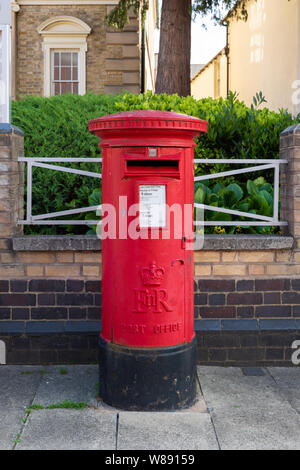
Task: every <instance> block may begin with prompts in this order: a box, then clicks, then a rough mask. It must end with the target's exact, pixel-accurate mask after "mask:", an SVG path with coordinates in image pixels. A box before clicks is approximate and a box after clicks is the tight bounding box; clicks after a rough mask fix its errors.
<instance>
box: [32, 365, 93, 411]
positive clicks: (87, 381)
mask: <svg viewBox="0 0 300 470" xmlns="http://www.w3.org/2000/svg"><path fill="white" fill-rule="evenodd" d="M42 371H43V374H42V379H41V382H40V385H39V387H38V389H37V392H36V395H35V398H34V402H33V404H39V405H42V406H48V405H52V404H56V403H60V402H63V401H66V400H69V401H71V402H77V403H78V402H84V403H87V404H92V405H95V404H96V396H97V394H98V383H99V374H98V366H97V365H77V366H73V365H61V366H46V367H43V368H42Z"/></svg>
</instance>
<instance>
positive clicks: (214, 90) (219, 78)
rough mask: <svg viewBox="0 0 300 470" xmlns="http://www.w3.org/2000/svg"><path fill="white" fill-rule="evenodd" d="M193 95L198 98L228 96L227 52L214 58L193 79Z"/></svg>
mask: <svg viewBox="0 0 300 470" xmlns="http://www.w3.org/2000/svg"><path fill="white" fill-rule="evenodd" d="M218 82H219V83H218ZM191 95H192V96H193V97H194V98H196V99H197V100H200V99H201V98H220V97H223V98H226V95H227V58H226V56H225V53H222V54H220V55H218V56H217V57H216V58H214V59H212V61H211V62H209V63H208V64H207V65H206V66H205V68H204V69H203V70H202V71H201V72H200V73H199V74H198V75H197V76H196V77H195V78H194V79H193V80H192V82H191Z"/></svg>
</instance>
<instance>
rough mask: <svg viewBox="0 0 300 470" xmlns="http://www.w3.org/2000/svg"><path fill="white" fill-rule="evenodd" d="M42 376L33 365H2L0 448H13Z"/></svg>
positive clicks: (0, 368)
mask: <svg viewBox="0 0 300 470" xmlns="http://www.w3.org/2000/svg"><path fill="white" fill-rule="evenodd" d="M40 380H41V376H40V374H39V373H38V371H37V369H36V368H35V367H31V366H5V365H3V366H0V423H1V426H0V450H5V449H12V447H13V445H14V441H15V439H16V436H17V434H18V433H19V431H20V429H21V427H22V419H23V417H24V416H25V412H26V408H27V406H28V405H30V403H31V402H32V400H33V397H34V395H35V393H36V390H37V388H38V385H39V383H40Z"/></svg>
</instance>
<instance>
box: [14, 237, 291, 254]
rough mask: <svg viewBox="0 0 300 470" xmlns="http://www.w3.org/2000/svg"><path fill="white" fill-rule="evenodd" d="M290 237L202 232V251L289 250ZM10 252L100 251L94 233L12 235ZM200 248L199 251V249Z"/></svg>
mask: <svg viewBox="0 0 300 470" xmlns="http://www.w3.org/2000/svg"><path fill="white" fill-rule="evenodd" d="M293 244H294V238H293V237H291V236H276V235H273V236H269V235H206V236H205V238H204V245H203V247H202V249H203V250H206V251H220V250H228V251H231V250H243V251H256V250H289V249H292V247H293ZM12 247H13V250H14V251H101V240H100V239H99V238H97V237H96V236H88V235H84V236H82V235H64V236H55V235H52V236H20V237H13V239H12ZM199 251H200V250H199Z"/></svg>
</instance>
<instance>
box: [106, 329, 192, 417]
mask: <svg viewBox="0 0 300 470" xmlns="http://www.w3.org/2000/svg"><path fill="white" fill-rule="evenodd" d="M99 348H100V352H99V372H100V373H99V375H100V381H99V395H100V398H101V399H102V400H103V401H104V402H105V403H107V404H108V405H111V406H114V407H116V408H121V409H124V410H135V411H159V410H160V411H163V410H165V411H169V410H178V409H183V408H188V407H189V406H192V405H193V404H194V403H195V401H196V388H197V375H196V374H197V370H196V365H197V360H196V350H197V348H196V338H194V339H193V341H192V342H191V343H189V344H184V345H179V346H171V347H166V348H151V349H150V348H126V347H123V346H119V345H116V344H113V343H109V342H107V341H105V340H104V339H103V338H101V337H100V340H99Z"/></svg>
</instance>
